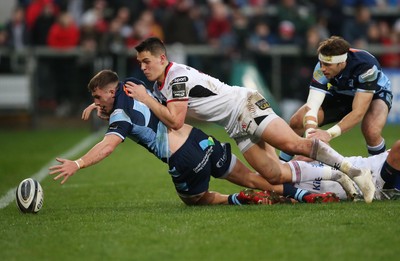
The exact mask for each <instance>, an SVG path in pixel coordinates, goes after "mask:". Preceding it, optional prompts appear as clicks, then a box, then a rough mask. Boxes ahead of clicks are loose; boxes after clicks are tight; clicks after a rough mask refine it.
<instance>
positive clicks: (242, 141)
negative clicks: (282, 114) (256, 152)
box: [230, 92, 279, 153]
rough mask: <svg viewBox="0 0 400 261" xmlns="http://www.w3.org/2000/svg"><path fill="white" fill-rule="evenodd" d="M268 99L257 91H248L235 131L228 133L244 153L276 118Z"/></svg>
mask: <svg viewBox="0 0 400 261" xmlns="http://www.w3.org/2000/svg"><path fill="white" fill-rule="evenodd" d="M278 117H279V116H278V115H276V113H275V112H274V110H273V109H272V108H271V106H270V104H269V103H268V101H267V100H266V99H265V98H264V97H263V96H262V95H261V94H260V93H258V92H251V93H249V95H248V97H247V100H246V103H245V105H244V108H243V110H242V113H241V114H240V115H239V118H238V121H237V126H236V128H235V129H236V130H239V131H237V132H236V133H230V135H231V137H232V138H233V139H234V140H235V141H236V143H237V145H238V147H239V149H240V151H241V152H242V153H244V152H245V151H246V150H248V149H249V148H250V147H251V146H253V145H254V144H256V143H257V142H259V141H260V138H261V136H262V134H263V132H264V130H265V129H266V128H267V126H268V124H269V123H270V122H271V121H272V120H274V119H276V118H278Z"/></svg>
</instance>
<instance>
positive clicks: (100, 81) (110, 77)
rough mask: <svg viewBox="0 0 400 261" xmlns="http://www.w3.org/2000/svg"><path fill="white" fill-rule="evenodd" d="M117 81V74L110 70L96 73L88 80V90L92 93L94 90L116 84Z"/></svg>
mask: <svg viewBox="0 0 400 261" xmlns="http://www.w3.org/2000/svg"><path fill="white" fill-rule="evenodd" d="M118 81H119V78H118V74H117V73H116V72H114V71H111V70H102V71H100V72H98V73H97V74H96V75H95V76H93V78H92V79H91V80H90V82H89V84H88V86H87V87H88V90H89V91H90V92H94V91H95V89H96V88H100V89H102V88H104V87H105V86H107V85H108V84H110V83H117V82H118Z"/></svg>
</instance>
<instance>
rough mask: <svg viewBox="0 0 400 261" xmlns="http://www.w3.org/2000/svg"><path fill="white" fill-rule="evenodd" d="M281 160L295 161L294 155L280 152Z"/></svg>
mask: <svg viewBox="0 0 400 261" xmlns="http://www.w3.org/2000/svg"><path fill="white" fill-rule="evenodd" d="M279 159H280V160H282V161H286V162H288V161H290V160H291V159H293V155H290V154H287V153H286V152H283V151H280V152H279Z"/></svg>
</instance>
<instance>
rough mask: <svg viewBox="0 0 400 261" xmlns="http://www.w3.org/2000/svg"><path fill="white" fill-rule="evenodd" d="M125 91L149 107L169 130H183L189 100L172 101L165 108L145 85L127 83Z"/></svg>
mask: <svg viewBox="0 0 400 261" xmlns="http://www.w3.org/2000/svg"><path fill="white" fill-rule="evenodd" d="M125 89H126V92H127V95H128V96H129V97H131V98H134V99H136V100H138V101H140V102H142V103H144V104H145V105H147V107H149V108H150V110H151V111H153V113H154V114H155V115H156V116H157V118H159V119H160V120H161V121H162V122H163V123H164V124H165V125H166V126H167V127H168V128H171V129H173V130H179V129H180V128H182V126H183V124H184V123H185V118H186V113H187V106H188V101H187V100H174V101H170V102H168V104H167V106H164V105H162V104H161V103H159V102H158V101H157V100H156V99H154V98H153V97H152V96H150V95H149V94H148V93H147V91H146V88H145V87H144V86H143V85H137V84H134V83H133V82H127V83H126V84H125Z"/></svg>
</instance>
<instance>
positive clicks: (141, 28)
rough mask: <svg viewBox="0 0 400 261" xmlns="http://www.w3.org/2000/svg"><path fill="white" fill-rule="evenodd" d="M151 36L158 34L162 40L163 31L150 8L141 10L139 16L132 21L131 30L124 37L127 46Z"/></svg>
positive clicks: (134, 44)
mask: <svg viewBox="0 0 400 261" xmlns="http://www.w3.org/2000/svg"><path fill="white" fill-rule="evenodd" d="M151 36H160V37H161V38H160V39H162V40H164V31H163V29H162V27H161V26H160V24H158V22H157V21H156V20H155V18H154V16H153V13H152V12H151V10H150V9H147V10H145V11H143V13H142V14H141V15H140V17H139V18H138V19H137V20H136V21H135V22H134V24H133V27H132V32H131V34H130V35H129V36H128V38H127V39H126V46H127V47H128V48H133V47H135V46H136V45H137V44H138V43H140V42H141V41H143V40H144V39H146V38H148V37H151Z"/></svg>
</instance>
